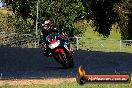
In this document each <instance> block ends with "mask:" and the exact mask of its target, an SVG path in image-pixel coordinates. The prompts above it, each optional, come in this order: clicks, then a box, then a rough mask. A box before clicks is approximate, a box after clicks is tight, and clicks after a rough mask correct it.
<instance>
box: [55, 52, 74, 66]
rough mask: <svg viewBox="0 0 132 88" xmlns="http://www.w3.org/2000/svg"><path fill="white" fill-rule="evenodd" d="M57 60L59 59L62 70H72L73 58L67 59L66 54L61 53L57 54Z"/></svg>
mask: <svg viewBox="0 0 132 88" xmlns="http://www.w3.org/2000/svg"><path fill="white" fill-rule="evenodd" d="M57 54H58V58H59V59H60V61H61V63H60V64H62V66H63V67H64V68H73V66H74V63H73V58H67V55H66V53H64V54H62V53H61V52H57Z"/></svg>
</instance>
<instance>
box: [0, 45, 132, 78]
mask: <svg viewBox="0 0 132 88" xmlns="http://www.w3.org/2000/svg"><path fill="white" fill-rule="evenodd" d="M73 58H74V63H75V66H74V68H73V69H64V68H63V67H62V66H61V65H60V64H58V63H56V62H55V60H54V59H53V58H47V57H45V56H44V55H43V54H42V52H41V50H40V49H27V48H4V47H2V48H0V73H1V74H2V78H17V79H19V78H23V79H27V78H29V79H30V78H31V79H33V78H49V77H50V78H52V77H55V78H58V77H75V75H76V72H77V69H78V67H79V66H80V65H82V66H83V67H84V69H85V70H86V73H88V74H109V73H131V72H132V64H131V63H132V54H130V53H121V52H120V53H119V52H96V51H84V50H78V51H75V54H74V57H73Z"/></svg>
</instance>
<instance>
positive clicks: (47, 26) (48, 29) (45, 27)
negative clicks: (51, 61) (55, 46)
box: [41, 19, 72, 56]
mask: <svg viewBox="0 0 132 88" xmlns="http://www.w3.org/2000/svg"><path fill="white" fill-rule="evenodd" d="M41 26H42V29H41V32H42V34H43V38H42V39H43V43H42V45H43V48H44V54H45V55H46V56H51V55H52V53H51V50H50V48H49V47H48V46H47V42H46V37H47V36H48V35H49V34H51V33H58V34H60V37H61V38H62V39H63V40H64V41H66V42H67V43H68V38H67V37H66V34H65V33H64V32H62V33H60V31H59V30H58V29H57V28H53V26H52V23H51V20H50V19H47V20H44V21H43V22H42V25H41ZM68 48H69V52H70V53H71V52H72V49H71V48H70V44H68ZM71 54H72V53H71Z"/></svg>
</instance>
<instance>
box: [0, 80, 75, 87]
mask: <svg viewBox="0 0 132 88" xmlns="http://www.w3.org/2000/svg"><path fill="white" fill-rule="evenodd" d="M75 81H76V79H75V78H56V79H22V80H0V86H2V85H6V84H8V85H32V84H51V85H52V84H60V83H72V82H75Z"/></svg>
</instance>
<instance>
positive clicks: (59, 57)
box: [44, 33, 74, 68]
mask: <svg viewBox="0 0 132 88" xmlns="http://www.w3.org/2000/svg"><path fill="white" fill-rule="evenodd" d="M46 42H47V44H45V45H47V47H48V48H49V49H47V50H46V49H45V52H44V54H45V55H46V56H52V57H53V58H54V59H55V60H56V61H57V62H58V63H60V64H61V65H62V66H63V67H64V68H72V67H73V65H74V63H73V58H72V56H73V52H72V51H71V52H70V51H69V47H68V46H69V44H68V43H67V42H66V41H65V40H64V39H62V38H61V36H60V35H59V34H58V33H52V34H50V35H48V36H47V37H46Z"/></svg>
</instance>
